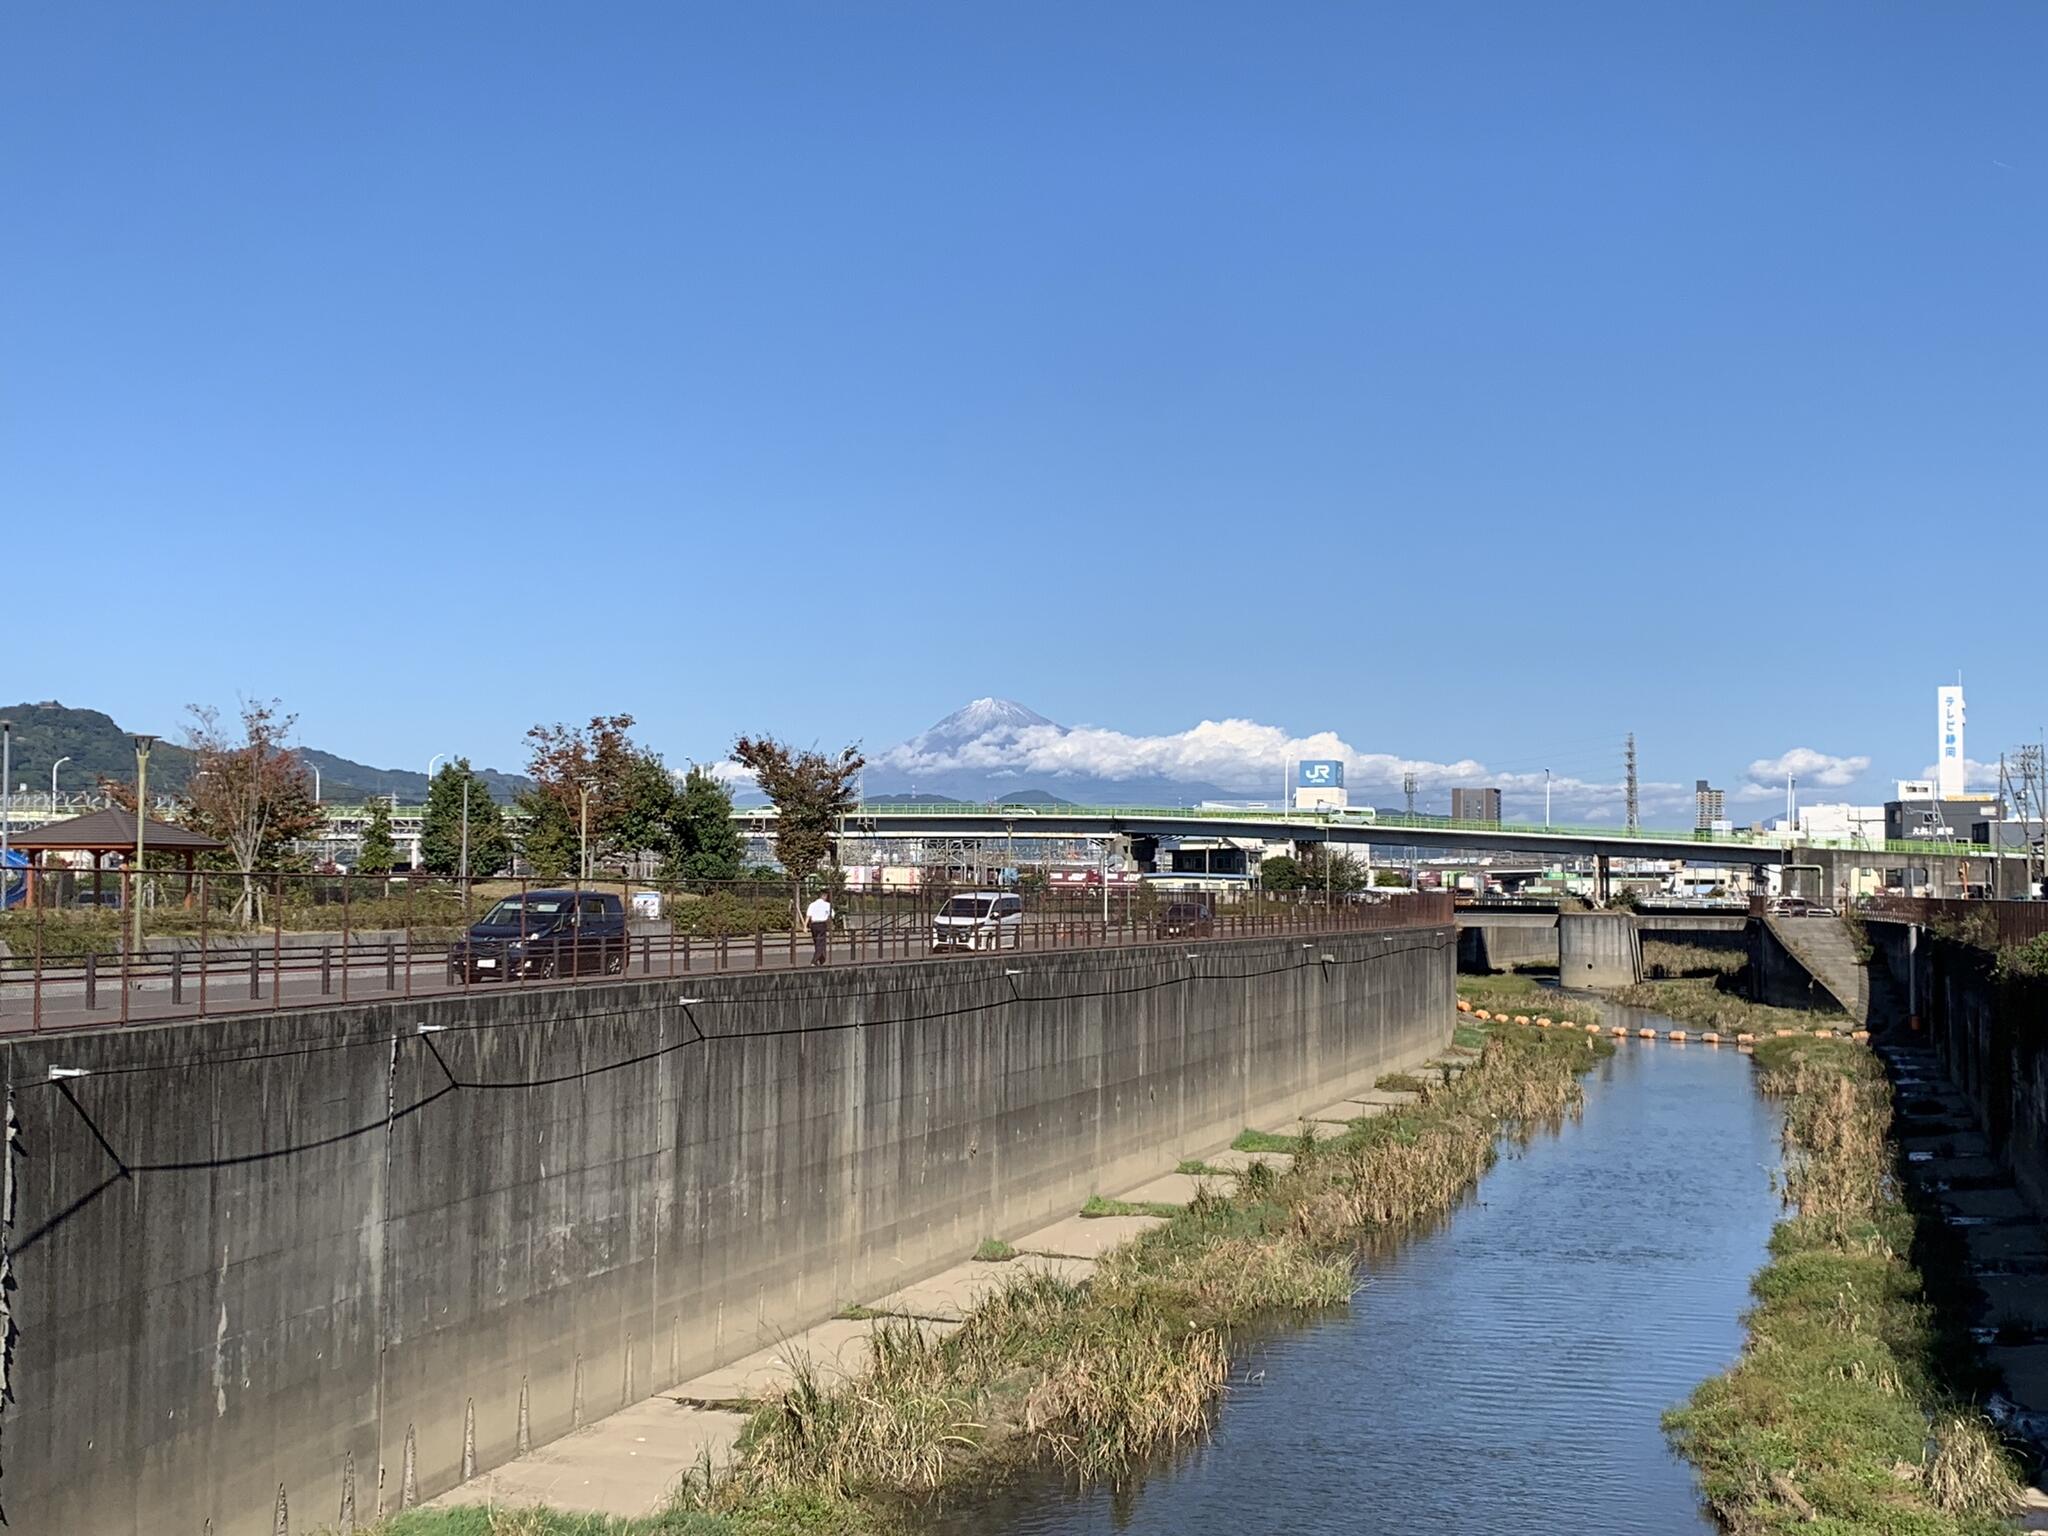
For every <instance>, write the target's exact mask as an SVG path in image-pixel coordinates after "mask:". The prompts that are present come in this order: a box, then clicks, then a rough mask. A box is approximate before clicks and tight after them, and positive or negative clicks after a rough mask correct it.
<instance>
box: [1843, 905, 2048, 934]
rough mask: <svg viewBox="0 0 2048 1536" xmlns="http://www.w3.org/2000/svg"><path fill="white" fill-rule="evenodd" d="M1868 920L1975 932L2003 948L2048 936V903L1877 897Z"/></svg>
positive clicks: (1866, 909) (1865, 909)
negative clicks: (1883, 920) (2043, 935)
mask: <svg viewBox="0 0 2048 1536" xmlns="http://www.w3.org/2000/svg"><path fill="white" fill-rule="evenodd" d="M1864 916H1866V917H1875V918H1891V919H1893V920H1895V921H1898V922H1903V923H1921V924H1925V925H1926V926H1928V927H1933V926H1934V925H1936V924H1941V925H1942V926H1944V927H1947V926H1951V925H1952V926H1954V927H1955V928H1956V929H1958V930H1960V931H1963V932H1971V931H1972V930H1973V929H1974V931H1975V932H1977V933H1979V934H1981V935H1982V936H1983V937H1985V938H1987V939H1994V940H1995V941H1996V942H1997V943H1998V944H2000V945H2006V944H2025V943H2027V942H2029V941H2030V940H2033V939H2038V938H2039V937H2041V935H2042V934H2044V933H2048V901H1960V900H1955V899H1953V898H1947V897H1935V896H1874V897H1872V898H1871V900H1870V903H1869V905H1868V906H1866V907H1865V908H1864Z"/></svg>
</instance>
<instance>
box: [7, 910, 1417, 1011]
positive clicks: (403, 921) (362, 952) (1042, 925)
mask: <svg viewBox="0 0 2048 1536" xmlns="http://www.w3.org/2000/svg"><path fill="white" fill-rule="evenodd" d="M816 894H818V888H816V887H814V888H812V889H806V890H803V891H801V892H796V891H792V889H791V888H790V887H788V886H783V885H775V884H766V883H742V882H729V883H716V882H660V881H640V880H619V879H593V880H587V881H573V880H572V881H568V882H561V883H556V884H543V883H542V882H539V881H534V880H511V879H495V880H471V881H467V882H465V881H460V880H456V879H451V878H442V877H438V876H430V875H404V876H393V877H388V878H387V877H381V876H373V875H318V874H316V875H304V874H281V873H274V872H273V873H263V874H256V875H251V876H247V877H244V876H242V875H239V874H232V873H228V874H222V873H213V872H198V873H187V872H184V871H172V870H164V871H158V870H148V871H144V872H142V873H140V874H135V873H130V872H125V871H111V870H110V871H90V870H87V871H77V870H48V869H44V870H37V871H34V872H33V873H32V874H31V875H30V876H29V877H28V884H27V889H26V890H17V891H16V893H15V895H16V898H17V900H16V904H15V905H14V906H13V907H12V908H10V909H9V910H8V911H7V912H6V913H5V915H4V918H0V938H4V941H5V943H6V946H7V953H6V955H5V956H4V957H0V1034H7V1033H15V1032H30V1031H33V1032H42V1031H52V1030H68V1029H87V1028H105V1027H110V1026H113V1027H118V1026H121V1025H127V1024H138V1023H157V1022H163V1021H167V1020H177V1019H201V1018H211V1017H218V1016H220V1015H223V1014H231V1013H246V1012H252V1011H263V1010H278V1009H287V1008H311V1007H322V1006H328V1005H333V1004H342V1003H350V1002H374V1001H388V1000H391V999H394V998H411V997H430V996H447V995H449V994H455V993H466V992H480V991H491V990H502V989H503V988H505V987H508V986H509V987H543V986H566V985H574V984H578V983H584V984H587V983H591V982H599V981H604V980H607V979H609V980H619V979H622V978H629V977H630V978H641V977H671V976H697V975H731V974H736V973H739V974H744V973H749V972H754V971H765V970H776V969H788V968H791V967H797V966H803V965H808V964H810V963H812V962H813V960H814V958H815V953H816V948H815V943H814V936H813V934H812V933H811V932H810V931H808V924H807V923H805V922H804V921H803V919H802V917H801V915H800V914H801V912H802V909H803V907H804V906H805V905H806V904H807V903H808V902H809V901H810V900H811V899H812V898H813V897H814V896H815V895H816ZM828 899H829V900H830V901H831V902H832V904H833V908H834V916H833V920H832V922H831V923H830V925H829V927H828V931H827V935H826V939H825V946H824V955H825V963H827V964H830V965H841V966H843V965H872V964H876V963H880V962H884V961H902V960H909V959H916V958H920V957H933V958H939V957H941V956H942V955H943V954H945V953H958V952H963V951H964V952H970V953H971V952H994V951H997V950H1007V951H1048V950H1070V949H1081V948H1102V947H1108V946H1120V945H1133V944H1137V945H1143V944H1166V943H1173V944H1188V943H1198V942H1212V941H1218V940H1227V939H1242V938H1257V937H1266V936H1277V935H1286V934H1301V935H1304V936H1308V935H1314V934H1325V933H1327V934H1336V933H1345V932H1352V931H1362V930H1376V929H1396V928H1411V927H1427V926H1435V925H1439V924H1445V923H1449V922H1451V921H1453V918H1454V914H1453V910H1452V904H1451V898H1450V897H1449V895H1447V894H1445V893H1442V892H1403V893H1400V894H1398V895H1388V894H1386V893H1383V892H1371V893H1361V894H1357V895H1352V896H1340V895H1330V894H1326V893H1324V892H1319V891H1296V892H1284V893H1283V892H1272V891H1259V890H1254V889H1246V888H1237V889H1232V890H1224V891H1216V890H1198V889H1192V888H1176V887H1173V886H1170V885H1163V884H1158V883H1153V882H1145V883H1143V884H1137V883H1131V884H1125V885H1121V886H1117V885H1111V886H1110V887H1109V888H1108V889H1107V890H1104V889H1101V888H1097V889H1094V890H1057V891H1054V890H1043V891H1035V890H1031V889H1016V890H999V889H992V888H988V887H951V886H947V885H944V884H922V885H919V886H917V887H915V888H912V889H896V890H865V891H864V890H839V891H836V892H831V893H829V894H828ZM138 903H139V904H140V906H141V912H142V918H143V923H142V935H141V943H140V945H139V946H138V945H137V943H136V940H135V924H134V916H135V912H136V905H137V904H138ZM942 944H943V948H942V947H941V946H942Z"/></svg>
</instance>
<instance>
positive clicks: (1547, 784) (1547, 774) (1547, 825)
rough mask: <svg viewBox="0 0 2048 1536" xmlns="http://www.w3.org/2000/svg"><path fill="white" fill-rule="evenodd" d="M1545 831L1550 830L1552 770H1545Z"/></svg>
mask: <svg viewBox="0 0 2048 1536" xmlns="http://www.w3.org/2000/svg"><path fill="white" fill-rule="evenodd" d="M1543 830H1544V831H1546V832H1548V831H1549V830H1550V770H1549V769H1548V768H1546V769H1544V770H1543Z"/></svg>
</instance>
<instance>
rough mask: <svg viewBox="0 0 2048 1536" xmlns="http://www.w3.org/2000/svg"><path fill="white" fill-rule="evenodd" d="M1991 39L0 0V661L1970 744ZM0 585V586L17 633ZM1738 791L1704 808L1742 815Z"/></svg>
mask: <svg viewBox="0 0 2048 1536" xmlns="http://www.w3.org/2000/svg"><path fill="white" fill-rule="evenodd" d="M2044 56H2048V9H2044V8H2043V7H2042V6H2040V5H2039V4H2037V3H2034V0H2010V3H1989V4H1962V5H1955V4H1936V3H1932V0H1930V3H1926V4H1920V5H1906V4H1880V3H1872V0H1852V3H1834V4H1822V3H1815V4H1801V5H1785V4H1782V3H1777V0H1771V3H1749V4H1741V3H1731V4H1719V5H1713V6H1700V5H1672V4H1648V5H1645V4H1640V3H1621V0H1616V3H1611V4H1597V5H1595V4H1570V3H1559V4H1553V5H1528V4H1524V3H1520V0H1515V3H1501V4H1491V5H1479V4H1472V5H1455V6H1441V5H1412V4H1408V5H1365V4H1356V3H1345V4H1329V5H1311V4H1302V5H1292V6H1284V7H1274V6H1256V7H1254V6H1244V5H1238V4H1232V5H1197V4H1190V3H1186V0H1175V3H1171V4H1157V5H1141V4H1119V5H1113V6H1103V5H1059V4H1036V3H1034V4H1029V5H1026V4H1012V5H971V6H963V5H959V4H954V3H945V4H931V5H924V6H912V5H847V4H839V3H833V4H820V5H816V6H796V5H774V4H759V5H754V4H750V5H744V6H718V7H713V6H704V5H697V6H684V5H665V4H644V5H635V4H607V5H569V4H552V5H532V4H528V5H506V4H502V3H493V4H474V5H462V4H455V3H438V4H434V5H428V6H421V5H397V4H351V5H327V6H311V5H279V4H275V3H271V0H264V3H240V4H227V3H218V4H179V5H163V4H130V5H115V4H108V5H90V6H86V5H65V4H55V3H39V4H21V5H17V6H15V7H12V8H11V10H10V15H9V20H8V21H7V23H6V26H5V35H4V41H0V209H4V210H5V213H4V221H0V495H4V505H5V509H6V523H5V528H6V535H7V539H6V550H7V561H8V564H9V566H10V567H14V568H15V570H16V572H22V571H23V570H24V569H25V568H26V567H28V566H29V565H30V563H31V562H32V561H34V560H37V559H49V560H51V561H53V562H55V564H56V565H57V566H58V567H59V568H60V569H64V570H82V571H84V572H86V573H88V575H87V576H86V577H84V578H79V579H68V580H63V581H55V580H52V581H42V580H34V581H25V578H24V577H23V576H21V575H17V578H16V581H15V582H14V583H11V584H10V586H11V591H10V608H11V611H12V613H13V614H14V615H15V616H16V619H15V622H14V623H13V624H12V625H11V626H10V632H11V634H12V636H13V640H12V642H11V644H10V646H9V648H8V652H7V665H6V667H5V672H4V674H0V675H4V677H5V679H6V680H5V681H4V682H0V693H4V694H7V695H10V696H27V697H31V698H47V697H58V698H61V699H63V700H64V701H65V702H67V703H76V704H92V705H97V706H100V707H103V708H106V709H108V710H109V711H111V712H112V713H114V714H115V715H116V716H117V718H119V719H121V720H122V721H123V722H124V723H127V724H130V725H140V726H155V727H163V726H168V725H171V724H173V723H175V720H176V717H177V715H178V712H179V710H180V707H181V706H182V705H183V704H184V703H185V702H187V701H188V700H195V699H197V700H211V701H216V702H221V703H226V704H230V705H231V704H232V702H233V700H234V698H235V696H236V695H237V693H243V694H261V695H271V694H275V695H279V696H282V697H283V698H284V699H285V700H286V702H287V703H288V704H289V705H291V706H292V707H295V708H296V709H297V710H298V711H299V713H300V715H301V717H302V722H303V725H302V730H303V732H304V735H305V738H306V739H307V740H308V741H309V742H311V743H313V744H316V745H321V746H326V747H329V748H332V749H334V750H338V751H342V752H345V753H347V754H349V755H351V756H355V757H358V758H364V759H369V760H372V761H375V762H378V763H392V764H410V763H413V762H418V763H420V764H422V765H423V764H424V762H425V760H426V758H427V757H428V756H429V755H430V754H431V753H434V752H436V751H451V750H452V751H464V752H468V753H470V754H471V755H473V756H474V757H475V758H477V759H478V760H479V761H485V762H492V763H496V764H500V765H504V766H512V765H514V763H515V761H516V759H517V758H518V756H519V750H520V737H521V733H522V732H523V730H524V728H525V727H526V726H527V725H528V724H530V723H532V722H533V721H535V720H553V719H558V718H559V719H575V718H579V717H583V716H587V715H589V714H591V713H592V712H595V711H598V710H614V709H623V710H629V711H631V712H633V713H634V714H636V715H638V716H640V717H641V719H642V721H643V723H644V726H645V735H646V736H647V738H648V739H649V740H650V741H652V742H653V743H654V744H656V745H658V746H660V747H662V748H664V749H665V750H666V751H668V752H669V753H670V754H671V755H672V756H675V757H680V756H683V755H686V754H687V755H695V756H706V755H715V754H716V753H717V752H718V751H719V750H720V749H721V747H722V746H723V745H724V744H725V743H726V742H728V741H729V740H730V738H731V736H732V734H733V733H734V732H735V731H736V730H740V729H768V730H773V731H777V732H782V733H787V734H792V735H795V736H797V737H800V738H803V739H811V738H816V739H818V740H820V741H823V742H828V743H830V742H836V741H840V740H843V739H846V738H849V737H856V736H857V737H861V738H864V739H865V740H867V741H868V742H869V743H870V744H872V745H877V746H879V745H885V744H887V743H889V742H892V741H895V740H897V739H899V738H901V737H903V736H907V735H909V734H910V733H912V732H913V731H915V730H917V729H918V728H920V727H921V726H923V725H925V724H926V723H928V722H929V721H931V720H932V719H934V718H936V717H937V716H939V715H941V714H943V713H945V712H946V711H947V710H948V709H951V708H952V707H954V706H955V705H957V704H959V703H961V702H962V701H964V700H965V699H967V698H969V697H971V696H974V695H977V694H1001V695H1006V696H1009V697H1013V698H1017V699H1021V700H1023V701H1025V702H1027V703H1029V704H1031V705H1033V706H1035V707H1036V708H1038V709H1040V710H1042V711H1044V712H1045V713H1046V714H1048V715H1051V716H1053V717H1055V718H1057V719H1059V720H1062V721H1068V722H1090V723H1094V724H1098V725H1104V726H1113V727H1116V728H1119V729H1121V730H1124V731H1129V732H1135V733H1147V732H1172V731H1179V730H1182V729H1184V728H1185V727H1188V726H1190V725H1193V724H1194V723H1195V722H1196V721H1198V720H1200V719H1202V718H1204V717H1211V718H1221V717H1224V716H1242V717H1246V718H1250V719H1253V720H1258V721H1262V722H1268V723H1272V724H1276V725H1279V726H1282V727H1284V728H1286V729H1287V730H1289V731H1291V732H1294V733H1297V734H1304V735H1305V734H1307V733H1310V732H1313V731H1317V730H1330V731H1334V732H1337V733H1339V734H1340V735H1341V736H1342V737H1344V738H1345V739H1346V740H1347V741H1348V742H1350V743H1352V744H1354V745H1355V746H1356V747H1357V748H1358V749H1359V750H1361V751H1370V752H1390V753H1395V754H1400V755H1404V756H1414V757H1428V758H1434V759H1443V760H1456V759H1460V758H1468V757H1469V758H1476V759H1480V760H1482V761H1484V762H1486V763H1488V764H1490V765H1491V764H1505V765H1514V766H1528V765H1532V764H1541V765H1543V766H1557V767H1559V770H1560V771H1561V772H1563V771H1580V772H1583V773H1585V774H1587V775H1588V776H1592V775H1594V774H1597V773H1598V772H1600V771H1603V770H1604V771H1606V772H1607V773H1608V774H1609V775H1610V776H1611V774H1612V773H1613V772H1614V762H1613V760H1614V758H1615V757H1616V756H1617V751H1616V749H1615V748H1613V747H1611V746H1610V745H1609V744H1610V743H1615V742H1618V740H1619V738H1620V736H1621V733H1622V732H1624V731H1626V730H1628V729H1631V728H1633V729H1634V730H1635V731H1636V732H1637V733H1638V736H1639V737H1640V739H1641V742H1642V746H1643V753H1644V768H1645V772H1646V774H1648V775H1650V776H1652V777H1658V778H1664V779H1669V780H1674V781H1682V782H1686V783H1689V782H1690V780H1691V778H1692V777H1694V776H1695V775H1700V774H1704V775H1708V776H1710V777H1714V778H1715V779H1716V780H1717V781H1726V782H1730V783H1733V782H1736V781H1739V779H1740V777H1741V775H1742V771H1743V765H1745V764H1747V763H1748V762H1750V761H1751V760H1752V759H1758V758H1767V757H1773V756H1776V755H1777V754H1780V753H1782V752H1784V751H1786V750H1787V749H1789V748H1792V747H1795V746H1801V745H1804V746H1810V747H1812V748H1815V749H1817V750H1819V751H1822V752H1827V753H1832V754H1839V755H1844V756H1849V755H1864V756H1868V757H1870V758H1871V759H1873V766H1872V768H1871V770H1870V775H1869V778H1870V781H1871V782H1873V783H1875V782H1877V781H1878V780H1881V779H1884V778H1888V777H1891V776H1894V775H1898V774H1911V773H1917V772H1918V771H1919V770H1920V769H1922V768H1923V767H1925V766H1926V765H1927V764H1928V763H1929V762H1930V761H1931V760H1932V757H1933V734H1934V733H1933V716H1934V703H1933V696H1932V695H1933V689H1934V687H1935V685H1936V684H1937V683H1939V682H1942V681H1945V680H1948V679H1949V678H1951V677H1952V676H1953V674H1954V673H1955V672H1956V670H1957V669H1961V670H1962V671H1963V672H1964V673H1965V674H1966V680H1967V682H1968V684H1969V687H1970V694H1971V721H1970V731H1971V737H1970V746H1971V748H1972V755H1973V756H1977V757H1985V756H1991V757H1994V758H1995V755H1996V749H1997V748H1998V747H1999V746H2001V745H2004V744H2006V743H2007V742H2009V741H2011V740H2013V739H2016V738H2018V737H2020V736H2022V735H2024V736H2029V737H2031V736H2032V735H2033V734H2034V733H2035V732H2036V730H2037V728H2038V727H2039V726H2040V724H2041V723H2042V720H2043V718H2044V716H2048V698H2044V691H2043V689H2042V687H2041V684H2040V677H2041V670H2040V669H2041V662H2040V655H2041V642H2040V634H2041V619H2040V613H2041V601H2040V596H2039V594H2040V592H2041V591H2042V590H2043V580H2042V574H2043V573H2042V568H2041V565H2040V562H2039V560H2038V558H2036V556H2035V553H2034V552H2035V550H2036V549H2037V548H2038V545H2039V543H2040V538H2041V532H2042V525H2043V500H2044V490H2048V474H2044V471H2048V432H2044V430H2043V427H2044V424H2048V361H2044V359H2048V283H2044V281H2043V274H2044V272H2048V238H2044V237H2048V120H2044V97H2043V93H2042V89H2041V77H2040V65H2041V60H2042V59H2043V57H2044ZM24 605H25V613H24ZM1768 808H1769V807H1768V806H1766V807H1763V809H1765V810H1768Z"/></svg>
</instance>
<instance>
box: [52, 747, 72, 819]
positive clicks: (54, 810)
mask: <svg viewBox="0 0 2048 1536" xmlns="http://www.w3.org/2000/svg"><path fill="white" fill-rule="evenodd" d="M70 761H71V759H70V758H68V757H60V758H58V759H57V761H55V762H54V763H52V764H50V814H51V815H52V816H55V815H56V814H57V770H58V769H59V768H62V767H63V766H64V765H65V764H66V763H68V762H70Z"/></svg>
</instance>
